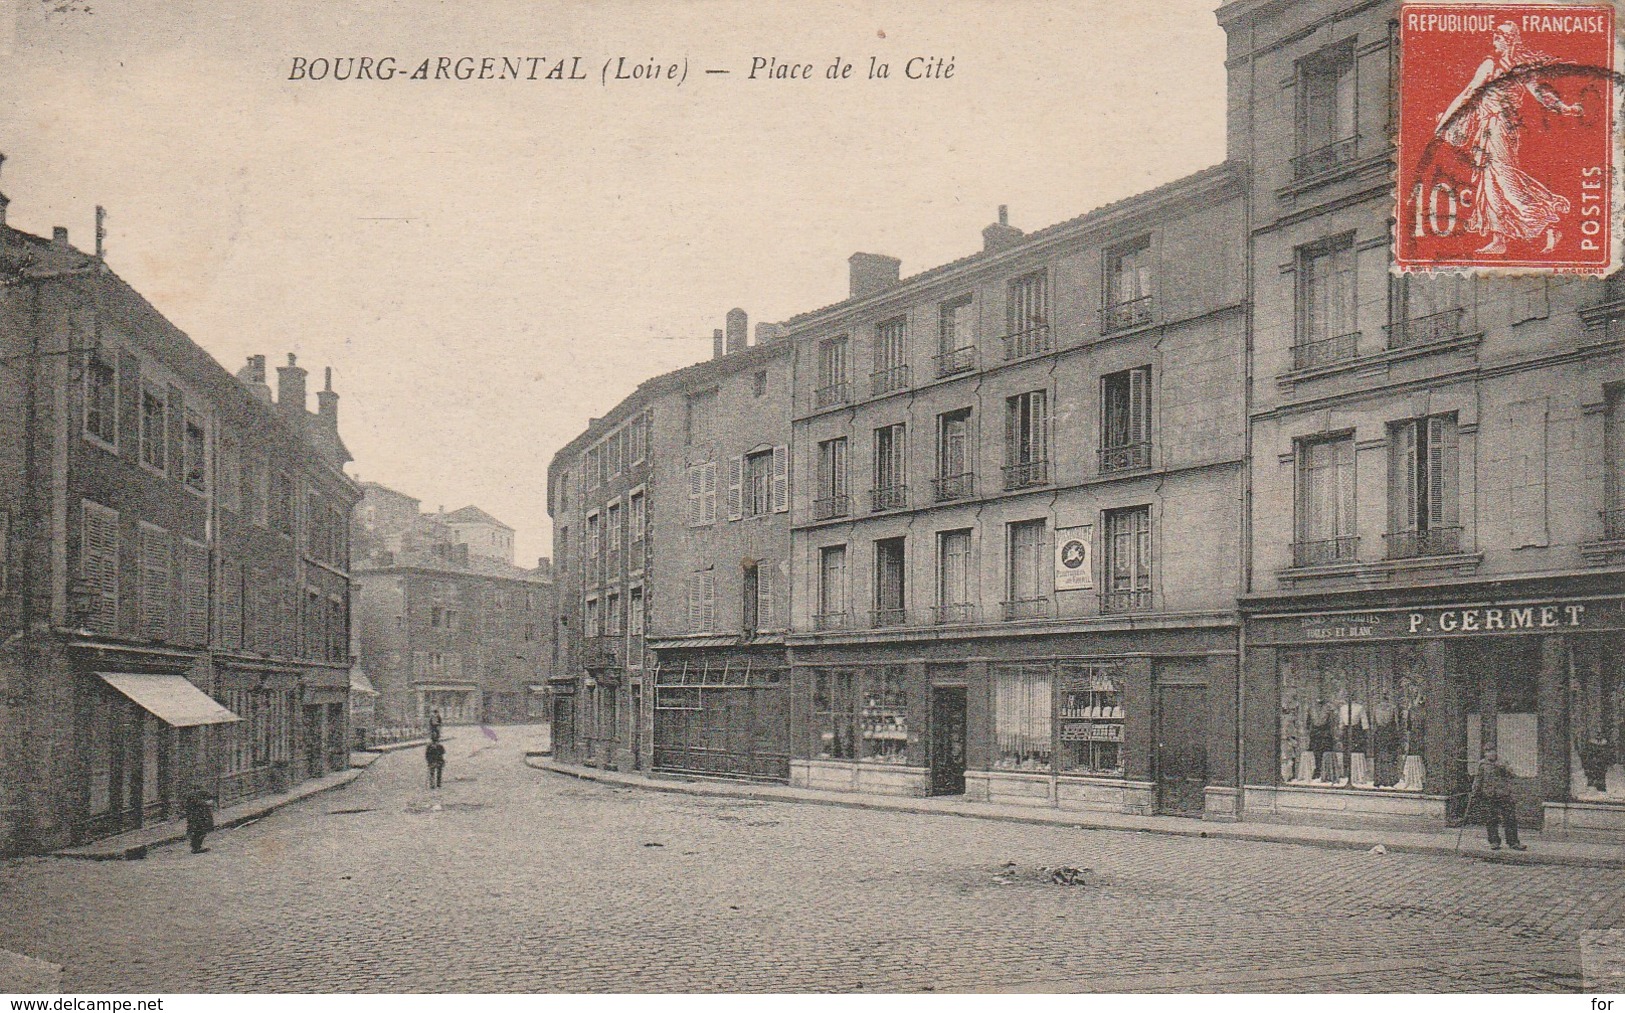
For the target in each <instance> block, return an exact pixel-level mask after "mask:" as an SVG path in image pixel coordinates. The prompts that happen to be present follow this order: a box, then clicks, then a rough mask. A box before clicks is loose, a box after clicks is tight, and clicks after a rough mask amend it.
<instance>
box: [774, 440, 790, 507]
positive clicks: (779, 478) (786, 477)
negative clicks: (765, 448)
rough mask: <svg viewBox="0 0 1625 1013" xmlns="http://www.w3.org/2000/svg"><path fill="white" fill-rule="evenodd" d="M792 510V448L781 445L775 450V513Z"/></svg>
mask: <svg viewBox="0 0 1625 1013" xmlns="http://www.w3.org/2000/svg"><path fill="white" fill-rule="evenodd" d="M789 510H790V448H789V447H787V446H785V445H784V444H782V443H781V444H779V445H778V446H776V447H774V448H773V512H774V513H776V514H782V513H788V512H789Z"/></svg>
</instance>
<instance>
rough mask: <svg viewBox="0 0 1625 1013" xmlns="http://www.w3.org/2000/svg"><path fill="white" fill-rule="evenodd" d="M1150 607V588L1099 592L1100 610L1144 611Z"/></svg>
mask: <svg viewBox="0 0 1625 1013" xmlns="http://www.w3.org/2000/svg"><path fill="white" fill-rule="evenodd" d="M1150 607H1151V589H1150V588H1149V587H1141V588H1134V589H1133V590H1129V591H1102V592H1100V611H1102V612H1144V611H1145V610H1147V609H1149V608H1150Z"/></svg>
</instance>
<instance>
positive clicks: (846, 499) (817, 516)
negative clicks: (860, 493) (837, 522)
mask: <svg viewBox="0 0 1625 1013" xmlns="http://www.w3.org/2000/svg"><path fill="white" fill-rule="evenodd" d="M851 512H852V497H851V496H825V497H824V498H823V499H815V500H813V520H815V521H827V520H829V519H830V518H831V517H845V516H846V515H848V514H850V513H851Z"/></svg>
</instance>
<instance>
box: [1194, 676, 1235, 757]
mask: <svg viewBox="0 0 1625 1013" xmlns="http://www.w3.org/2000/svg"><path fill="white" fill-rule="evenodd" d="M1202 667H1203V669H1204V670H1205V671H1206V673H1207V707H1208V724H1207V727H1208V734H1207V783H1208V784H1210V785H1215V786H1218V787H1234V786H1235V783H1236V659H1235V657H1233V656H1231V655H1222V654H1221V655H1214V656H1212V657H1210V658H1208V659H1207V661H1206V663H1205V664H1204V665H1203V666H1202Z"/></svg>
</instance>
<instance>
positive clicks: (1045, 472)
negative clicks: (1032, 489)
mask: <svg viewBox="0 0 1625 1013" xmlns="http://www.w3.org/2000/svg"><path fill="white" fill-rule="evenodd" d="M1048 481H1049V462H1048V461H1023V462H1021V463H1020V464H1007V465H1005V466H1004V487H1005V489H1007V490H1009V489H1026V488H1028V487H1029V486H1035V485H1043V484H1044V483H1046V482H1048Z"/></svg>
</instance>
